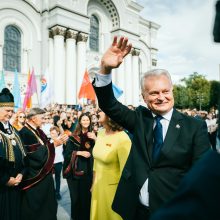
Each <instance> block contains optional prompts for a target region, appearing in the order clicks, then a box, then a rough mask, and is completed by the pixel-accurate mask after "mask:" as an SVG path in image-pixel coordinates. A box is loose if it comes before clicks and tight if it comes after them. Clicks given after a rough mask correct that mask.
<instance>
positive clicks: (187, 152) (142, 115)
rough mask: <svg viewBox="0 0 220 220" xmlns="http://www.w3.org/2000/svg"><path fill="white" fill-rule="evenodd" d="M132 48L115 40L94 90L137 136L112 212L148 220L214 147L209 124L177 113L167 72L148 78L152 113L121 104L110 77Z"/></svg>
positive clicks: (147, 75)
mask: <svg viewBox="0 0 220 220" xmlns="http://www.w3.org/2000/svg"><path fill="white" fill-rule="evenodd" d="M131 47H132V45H131V44H128V39H127V38H124V37H121V38H120V40H119V41H118V39H117V37H114V40H113V43H112V45H111V47H110V48H109V49H108V50H107V51H106V53H105V54H104V55H103V57H102V60H101V68H100V71H99V73H97V74H96V76H95V79H94V81H93V85H94V88H95V91H96V94H97V97H98V102H99V106H100V108H101V109H102V110H103V111H104V112H105V113H106V114H107V115H108V116H109V117H111V118H112V119H113V120H114V121H116V122H117V123H119V124H121V125H122V126H123V127H124V128H125V129H126V130H128V131H129V132H130V133H131V134H132V135H133V141H132V142H133V143H132V148H131V153H130V155H129V157H128V160H127V163H126V165H125V168H124V170H123V173H122V177H121V179H120V182H119V185H118V189H117V191H116V195H115V198H114V201H113V204H112V208H113V210H114V211H116V212H117V213H118V214H119V215H121V216H122V218H123V219H126V220H133V219H135V220H142V219H145V220H146V219H148V218H149V215H150V214H152V213H153V212H154V211H155V210H157V209H158V208H159V207H161V205H163V204H164V203H165V202H166V201H168V200H169V199H170V198H171V197H172V196H173V194H174V192H175V191H176V189H177V187H178V185H179V183H180V180H181V179H182V177H183V176H184V175H185V173H186V172H187V171H188V170H189V169H190V168H191V166H192V164H194V162H195V161H196V160H198V159H199V158H200V157H201V156H202V155H203V153H204V152H206V151H207V150H208V149H209V148H210V143H209V139H208V133H207V126H206V124H205V122H204V121H202V120H197V119H194V118H192V117H189V116H186V115H183V114H181V113H179V112H178V111H176V110H175V109H174V108H173V106H174V98H173V92H172V91H173V86H172V81H171V78H170V75H169V73H168V72H167V71H166V70H151V71H149V72H147V73H145V74H144V76H143V77H142V80H141V90H142V96H143V99H144V101H145V103H146V104H147V106H148V108H145V107H143V106H139V107H138V108H136V110H135V111H132V110H130V109H128V108H127V107H126V106H124V105H122V104H121V103H120V102H118V101H117V99H116V98H115V97H114V95H113V91H112V83H111V74H110V73H111V70H112V69H113V68H117V67H118V66H119V65H120V64H121V63H122V62H123V58H124V57H125V56H126V55H127V54H128V53H129V52H130V50H131Z"/></svg>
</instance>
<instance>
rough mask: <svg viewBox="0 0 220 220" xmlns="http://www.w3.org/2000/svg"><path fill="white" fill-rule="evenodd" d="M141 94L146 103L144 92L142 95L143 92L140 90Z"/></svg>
mask: <svg viewBox="0 0 220 220" xmlns="http://www.w3.org/2000/svg"><path fill="white" fill-rule="evenodd" d="M141 95H142V98H143V100H144V102H145V103H146V94H145V95H144V93H143V92H142V93H141Z"/></svg>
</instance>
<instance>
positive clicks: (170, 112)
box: [152, 108, 173, 121]
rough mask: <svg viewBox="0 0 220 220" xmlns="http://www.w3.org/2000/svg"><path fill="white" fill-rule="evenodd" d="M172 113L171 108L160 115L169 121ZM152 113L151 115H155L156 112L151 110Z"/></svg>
mask: <svg viewBox="0 0 220 220" xmlns="http://www.w3.org/2000/svg"><path fill="white" fill-rule="evenodd" d="M172 114H173V108H172V109H171V110H170V111H169V112H167V113H165V114H163V115H161V116H163V118H164V119H166V120H167V121H170V120H171V117H172ZM152 115H153V117H155V116H156V114H155V113H153V112H152Z"/></svg>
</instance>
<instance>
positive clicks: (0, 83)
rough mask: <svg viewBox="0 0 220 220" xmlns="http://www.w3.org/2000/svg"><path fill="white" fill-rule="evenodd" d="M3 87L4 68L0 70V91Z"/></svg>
mask: <svg viewBox="0 0 220 220" xmlns="http://www.w3.org/2000/svg"><path fill="white" fill-rule="evenodd" d="M4 88H5V74H4V70H2V72H1V80H0V92H1V91H2V89H4Z"/></svg>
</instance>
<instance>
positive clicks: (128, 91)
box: [124, 53, 133, 105]
mask: <svg viewBox="0 0 220 220" xmlns="http://www.w3.org/2000/svg"><path fill="white" fill-rule="evenodd" d="M124 62H125V75H126V81H125V103H126V105H130V104H132V94H133V86H132V82H133V73H132V55H131V53H129V54H128V55H127V56H126V57H125V61H124Z"/></svg>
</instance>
